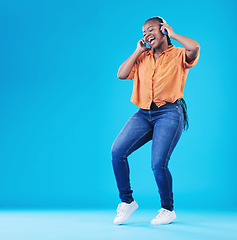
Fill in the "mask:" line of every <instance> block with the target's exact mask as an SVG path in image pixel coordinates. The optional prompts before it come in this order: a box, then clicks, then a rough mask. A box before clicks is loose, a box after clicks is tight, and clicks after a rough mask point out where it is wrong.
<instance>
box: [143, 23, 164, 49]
mask: <svg viewBox="0 0 237 240" xmlns="http://www.w3.org/2000/svg"><path fill="white" fill-rule="evenodd" d="M142 31H143V36H144V39H145V42H146V43H147V44H148V45H149V46H150V47H152V48H157V47H159V46H160V44H161V43H162V42H163V41H164V40H165V38H164V35H163V34H162V33H161V31H160V23H159V22H158V21H156V20H149V21H147V22H145V23H144V25H143V27H142Z"/></svg>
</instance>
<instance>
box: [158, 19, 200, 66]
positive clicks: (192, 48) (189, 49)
mask: <svg viewBox="0 0 237 240" xmlns="http://www.w3.org/2000/svg"><path fill="white" fill-rule="evenodd" d="M161 25H162V27H161V30H162V31H164V30H165V29H166V30H167V32H168V36H169V37H170V38H172V39H175V40H176V41H178V42H180V43H181V44H182V45H183V46H184V47H185V48H186V61H187V62H188V63H189V62H191V61H193V60H194V59H195V58H196V56H197V55H198V52H199V51H200V45H199V43H198V42H197V41H195V40H193V39H191V38H188V37H185V36H182V35H179V34H177V33H175V32H174V30H173V28H172V27H171V26H169V25H168V24H167V23H161Z"/></svg>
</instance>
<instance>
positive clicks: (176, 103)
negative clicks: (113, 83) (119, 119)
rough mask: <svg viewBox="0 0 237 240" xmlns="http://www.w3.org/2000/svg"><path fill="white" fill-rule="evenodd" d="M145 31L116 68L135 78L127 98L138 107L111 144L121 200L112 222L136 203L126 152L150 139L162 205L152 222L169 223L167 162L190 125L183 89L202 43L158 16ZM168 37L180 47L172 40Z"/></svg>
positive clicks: (119, 220)
mask: <svg viewBox="0 0 237 240" xmlns="http://www.w3.org/2000/svg"><path fill="white" fill-rule="evenodd" d="M143 35H144V38H142V39H140V40H139V41H138V43H137V48H136V50H135V52H134V53H133V54H132V55H131V56H130V57H129V58H128V59H127V60H126V61H125V62H124V63H123V64H122V65H121V66H120V68H119V71H118V78H120V79H126V80H128V79H129V80H131V79H134V83H133V93H132V97H131V102H133V103H134V104H135V105H136V106H138V107H139V110H138V111H137V112H136V113H134V114H133V115H132V116H131V117H130V119H129V120H128V121H127V123H126V124H125V126H124V127H123V128H122V130H121V131H120V133H119V135H118V136H117V138H116V139H115V141H114V142H113V145H112V148H111V158H112V164H113V170H114V174H115V178H116V182H117V186H118V190H119V197H120V199H121V203H120V204H119V205H118V208H117V216H116V217H115V219H114V223H115V224H122V223H124V222H125V221H126V220H127V219H128V218H129V216H130V215H131V214H132V213H133V212H134V211H135V210H136V209H137V208H138V204H137V203H136V201H135V200H134V199H133V197H132V192H133V191H132V190H131V186H130V178H129V165H128V161H127V157H128V156H129V155H130V154H131V153H132V152H134V151H135V150H137V149H138V148H140V147H141V146H142V145H144V144H145V143H147V142H148V141H150V140H152V154H151V166H152V170H153V173H154V176H155V181H156V183H157V186H158V190H159V195H160V199H161V209H160V210H159V211H158V212H159V214H158V215H157V216H156V217H155V218H154V219H153V220H152V221H151V224H154V225H157V224H168V223H171V222H172V221H173V220H174V219H175V218H176V214H175V211H174V206H173V191H172V176H171V173H170V171H169V168H168V162H169V159H170V156H171V154H172V152H173V150H174V148H175V146H176V145H177V143H178V141H179V139H180V137H181V134H182V131H183V130H184V129H185V127H186V125H188V122H187V113H186V104H185V101H184V100H183V98H182V97H183V90H184V85H185V81H186V78H187V75H188V71H189V68H191V67H193V66H194V65H196V63H197V61H198V59H199V50H200V46H199V44H198V43H197V42H196V41H195V40H193V39H190V38H188V37H184V36H182V35H179V34H176V33H175V32H174V31H173V29H172V27H171V26H169V25H168V24H167V23H166V22H165V21H164V19H163V18H161V17H153V18H149V19H148V20H146V22H145V23H144V25H143ZM170 38H172V39H175V40H177V41H178V42H180V43H181V44H182V45H183V46H184V48H180V47H175V46H174V45H172V44H171V42H170ZM146 43H147V45H149V46H150V47H146Z"/></svg>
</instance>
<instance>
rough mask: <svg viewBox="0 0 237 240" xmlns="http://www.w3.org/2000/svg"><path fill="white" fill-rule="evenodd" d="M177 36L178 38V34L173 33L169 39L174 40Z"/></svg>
mask: <svg viewBox="0 0 237 240" xmlns="http://www.w3.org/2000/svg"><path fill="white" fill-rule="evenodd" d="M177 36H178V34H176V33H175V32H173V33H172V34H170V36H169V37H170V38H172V39H174V40H176V38H177Z"/></svg>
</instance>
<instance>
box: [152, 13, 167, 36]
mask: <svg viewBox="0 0 237 240" xmlns="http://www.w3.org/2000/svg"><path fill="white" fill-rule="evenodd" d="M153 18H159V19H161V21H162V22H163V23H166V21H165V19H164V18H163V17H160V16H155V17H153ZM160 27H161V24H160ZM160 31H161V30H160ZM161 33H162V34H163V35H168V32H167V30H165V31H164V32H162V31H161Z"/></svg>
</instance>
